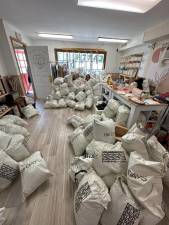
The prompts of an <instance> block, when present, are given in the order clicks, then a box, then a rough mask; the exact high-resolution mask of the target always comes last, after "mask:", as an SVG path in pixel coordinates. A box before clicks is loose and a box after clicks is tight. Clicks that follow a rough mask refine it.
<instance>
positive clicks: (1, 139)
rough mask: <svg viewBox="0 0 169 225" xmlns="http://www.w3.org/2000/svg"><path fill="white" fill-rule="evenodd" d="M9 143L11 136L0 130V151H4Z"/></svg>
mask: <svg viewBox="0 0 169 225" xmlns="http://www.w3.org/2000/svg"><path fill="white" fill-rule="evenodd" d="M10 141H11V136H10V135H9V134H6V133H5V132H3V131H1V130H0V150H4V149H6V148H7V147H8V145H9V143H10Z"/></svg>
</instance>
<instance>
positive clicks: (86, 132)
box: [83, 123, 93, 143]
mask: <svg viewBox="0 0 169 225" xmlns="http://www.w3.org/2000/svg"><path fill="white" fill-rule="evenodd" d="M83 134H84V136H85V138H86V140H87V141H88V143H90V142H91V141H92V140H93V123H90V124H89V125H88V126H87V127H86V128H85V129H84V131H83Z"/></svg>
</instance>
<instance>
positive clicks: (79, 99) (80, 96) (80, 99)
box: [75, 91, 86, 102]
mask: <svg viewBox="0 0 169 225" xmlns="http://www.w3.org/2000/svg"><path fill="white" fill-rule="evenodd" d="M75 98H76V100H77V101H78V102H83V100H84V99H85V98H86V94H85V93H84V92H83V91H80V92H79V93H78V94H77V95H76V96H75Z"/></svg>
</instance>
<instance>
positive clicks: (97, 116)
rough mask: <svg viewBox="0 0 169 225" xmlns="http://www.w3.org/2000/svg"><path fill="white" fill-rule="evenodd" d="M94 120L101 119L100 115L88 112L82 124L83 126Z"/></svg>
mask: <svg viewBox="0 0 169 225" xmlns="http://www.w3.org/2000/svg"><path fill="white" fill-rule="evenodd" d="M94 120H101V116H100V115H98V114H89V115H88V116H87V117H86V118H84V120H83V123H82V126H83V127H84V128H85V127H87V126H88V125H89V124H90V123H93V122H94Z"/></svg>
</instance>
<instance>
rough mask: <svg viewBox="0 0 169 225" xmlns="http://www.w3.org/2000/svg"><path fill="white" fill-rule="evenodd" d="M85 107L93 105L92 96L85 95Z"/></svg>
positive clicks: (89, 107)
mask: <svg viewBox="0 0 169 225" xmlns="http://www.w3.org/2000/svg"><path fill="white" fill-rule="evenodd" d="M85 106H86V109H91V107H92V106H93V98H92V97H87V98H86V102H85Z"/></svg>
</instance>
